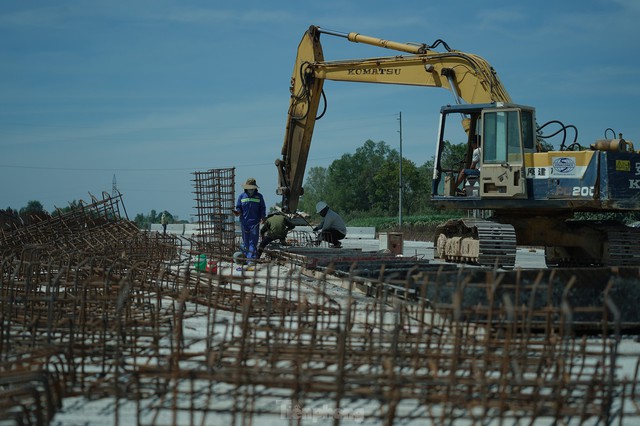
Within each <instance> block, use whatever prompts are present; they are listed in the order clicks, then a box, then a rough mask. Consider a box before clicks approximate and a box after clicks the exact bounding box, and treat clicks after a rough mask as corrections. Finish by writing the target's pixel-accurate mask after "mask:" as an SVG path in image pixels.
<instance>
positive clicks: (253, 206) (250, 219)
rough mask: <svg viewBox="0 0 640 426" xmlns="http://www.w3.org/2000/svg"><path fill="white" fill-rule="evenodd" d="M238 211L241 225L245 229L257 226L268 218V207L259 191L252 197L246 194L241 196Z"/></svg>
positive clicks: (237, 204) (237, 206) (237, 203)
mask: <svg viewBox="0 0 640 426" xmlns="http://www.w3.org/2000/svg"><path fill="white" fill-rule="evenodd" d="M236 210H237V211H239V212H240V223H241V224H242V225H243V226H245V227H252V226H255V225H257V224H258V223H260V221H261V220H262V219H264V218H265V217H267V206H266V204H265V203H264V198H263V197H262V194H261V193H259V192H258V191H256V192H255V193H254V194H253V196H251V197H250V196H249V195H248V194H247V193H246V192H243V193H242V194H240V196H239V197H238V201H237V202H236Z"/></svg>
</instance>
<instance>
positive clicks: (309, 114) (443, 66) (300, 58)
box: [276, 26, 511, 212]
mask: <svg viewBox="0 0 640 426" xmlns="http://www.w3.org/2000/svg"><path fill="white" fill-rule="evenodd" d="M320 34H329V35H333V36H338V37H343V38H346V39H348V40H349V41H351V42H354V43H365V44H370V45H374V46H379V47H383V48H387V49H392V50H395V51H399V52H403V53H406V55H396V56H389V57H377V58H367V59H353V60H340V61H325V60H324V56H323V52H322V46H321V44H320ZM438 44H442V45H443V46H444V47H445V49H446V52H435V51H432V50H431V49H432V48H434V47H436V46H437V45H438ZM324 80H334V81H350V82H362V83H381V84H401V85H413V86H428V87H442V88H444V89H448V90H450V91H451V92H452V93H453V95H454V97H455V100H456V102H457V103H461V102H462V101H464V102H466V103H469V104H477V103H489V102H510V101H511V98H510V97H509V94H508V93H507V91H506V90H505V89H504V87H503V85H502V83H501V82H500V80H499V79H498V76H497V75H496V73H495V71H494V69H493V67H491V66H490V65H489V63H487V61H486V60H484V59H483V58H481V57H479V56H476V55H471V54H468V53H463V52H459V51H455V50H451V49H449V47H448V46H447V45H446V43H444V42H442V41H440V40H439V41H437V42H436V43H434V45H433V46H427V45H425V44H415V43H399V42H394V41H388V40H383V39H379V38H375V37H369V36H364V35H361V34H358V33H348V34H346V33H339V32H335V31H328V30H324V29H321V28H319V27H317V26H311V27H310V28H309V30H307V32H306V33H305V35H304V37H303V38H302V40H301V41H300V44H299V46H298V55H297V57H296V62H295V65H294V69H293V75H292V76H291V87H290V91H291V100H290V104H289V111H288V115H287V125H286V130H285V137H284V144H283V146H282V153H281V154H282V157H281V158H280V159H278V160H276V167H277V168H278V194H280V195H282V208H283V210H284V211H287V212H295V211H296V208H297V206H298V200H299V198H300V196H301V195H302V193H303V189H302V181H303V178H304V173H305V168H306V164H307V157H308V155H309V148H310V146H311V137H312V135H313V128H314V125H315V122H316V120H317V118H318V117H317V114H318V107H319V105H320V99H321V98H322V96H323V91H322V86H323V83H324ZM321 115H322V114H321Z"/></svg>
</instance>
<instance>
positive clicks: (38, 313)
mask: <svg viewBox="0 0 640 426" xmlns="http://www.w3.org/2000/svg"><path fill="white" fill-rule="evenodd" d="M101 203H102V202H97V203H96V204H98V205H97V206H95V207H96V208H95V209H94V208H89V209H88V210H87V211H88V212H92V211H95V210H98V211H102V209H101V207H99V206H101V205H102V204H101ZM75 215H76V216H73V217H75V219H74V220H70V219H69V218H66V220H64V221H60V222H56V223H59V225H57V226H58V227H60V228H66V227H67V226H68V225H64V224H67V223H76V222H80V223H83V219H82V218H81V215H79V214H77V213H75ZM89 216H91V217H92V216H93V215H91V214H90V215H89ZM84 222H85V223H86V222H87V219H86V218H85V219H84ZM100 222H102V221H96V223H100ZM103 228H106V229H108V230H109V232H105V229H103ZM48 232H50V230H49V229H46V228H44V227H43V228H40V230H39V231H38V230H37V229H33V230H32V231H31V232H29V233H27V234H24V233H23V234H19V235H20V238H22V244H23V247H22V250H21V251H19V252H15V253H14V254H13V255H12V256H8V255H3V258H2V262H1V263H0V268H1V269H0V277H1V279H2V282H1V289H0V290H1V292H0V315H1V319H2V328H1V329H0V371H2V375H1V377H2V378H3V379H4V381H3V380H0V418H2V419H7V418H11V416H13V418H16V419H22V420H23V422H25V423H26V422H27V421H24V419H28V420H29V422H30V423H32V424H47V421H45V419H48V418H50V417H51V416H52V415H53V412H54V411H55V409H57V408H58V407H59V406H60V403H61V401H62V400H63V398H64V397H65V396H69V395H87V397H88V398H89V399H97V398H108V399H110V400H112V401H114V403H113V405H112V406H113V407H114V408H113V410H114V419H115V421H114V422H115V423H116V424H119V423H120V422H121V423H123V424H125V423H126V424H129V423H130V422H132V421H134V422H135V423H137V424H139V425H147V424H154V425H160V424H181V425H182V424H193V425H195V424H207V423H217V424H235V423H240V422H243V423H254V424H259V423H260V422H262V421H268V420H272V421H276V422H281V423H287V422H290V423H293V424H315V423H316V422H317V421H319V420H324V421H325V422H326V421H327V419H331V421H332V422H333V423H334V424H343V423H344V424H352V422H353V421H360V420H362V421H365V422H369V424H381V423H382V424H394V425H402V424H411V422H417V423H414V424H421V423H422V424H423V423H424V422H425V421H430V422H431V423H433V424H456V422H458V421H460V422H461V423H462V424H483V425H484V424H488V423H489V422H490V421H492V420H496V421H498V422H507V423H508V424H510V423H514V422H515V421H522V422H524V423H529V422H530V421H537V420H544V419H548V420H550V421H551V422H554V421H555V422H557V423H563V424H565V423H568V424H580V423H582V422H583V421H585V422H587V421H591V422H592V423H593V422H601V423H603V424H625V423H624V422H625V421H629V420H631V421H633V420H637V419H638V418H639V417H640V413H639V412H638V406H639V405H640V398H639V397H638V396H637V395H636V392H637V389H638V368H639V366H638V360H639V359H640V358H639V356H640V354H638V353H628V352H624V351H623V350H621V348H620V333H619V329H618V327H617V326H618V324H619V309H618V307H617V306H616V304H615V303H614V302H613V301H612V298H611V297H609V295H610V294H612V293H614V292H615V290H616V288H617V287H618V282H617V281H616V280H615V279H612V281H611V282H609V283H608V285H607V286H606V288H603V289H602V291H601V292H600V303H599V304H598V303H596V304H594V303H593V302H592V301H590V303H586V302H583V301H582V300H580V299H579V298H572V297H571V294H572V291H573V290H574V289H575V288H576V287H577V285H578V283H576V280H575V279H572V278H569V279H567V280H564V281H563V282H562V283H561V284H560V285H558V284H557V283H556V282H555V281H554V280H552V279H551V278H549V277H547V275H545V274H543V273H541V274H540V275H539V277H538V278H536V279H534V280H525V279H522V278H521V276H520V275H519V274H517V273H516V274H511V275H507V274H503V273H498V272H496V271H492V272H490V273H481V274H478V273H471V272H470V271H465V270H461V271H455V272H452V271H451V269H447V270H444V269H443V268H440V267H438V268H432V269H431V270H429V269H426V270H425V269H424V268H423V269H421V270H416V271H413V272H411V273H409V274H406V275H405V276H404V278H401V277H400V276H399V275H398V274H394V275H393V276H392V277H391V276H390V277H383V275H382V274H380V279H378V280H375V279H369V280H370V281H371V282H372V287H373V288H374V289H375V291H372V292H370V294H372V295H375V297H368V296H366V295H365V293H362V292H359V291H355V290H354V289H355V287H356V285H358V286H362V283H363V282H364V281H365V280H363V279H362V278H361V277H358V276H356V275H355V273H356V272H355V271H358V268H357V267H356V266H355V265H354V266H353V267H352V268H351V271H352V272H351V274H350V276H349V277H348V278H345V279H341V280H339V279H337V278H335V276H333V275H331V274H330V273H328V272H325V273H323V274H319V275H317V276H308V275H305V274H302V273H301V271H300V269H299V268H298V266H297V265H293V264H292V265H285V264H283V263H280V264H264V265H262V269H260V270H259V271H255V272H252V273H248V272H247V271H240V272H238V271H236V270H235V265H234V264H233V263H231V259H230V258H225V257H223V256H220V257H218V258H217V261H218V270H217V273H216V274H211V273H207V272H204V271H200V270H196V269H195V268H194V267H193V266H194V263H195V262H196V259H195V258H193V257H192V256H193V255H192V253H195V251H194V250H193V249H192V247H188V246H187V247H184V246H183V245H182V244H184V241H187V242H189V240H188V239H184V238H181V239H180V241H178V240H176V239H173V240H172V239H168V238H166V237H164V236H162V235H160V234H158V233H147V232H142V231H137V232H134V230H133V229H131V228H130V227H129V226H128V225H127V222H123V221H121V220H116V221H114V222H113V223H106V224H104V223H102V224H101V225H96V226H92V227H89V226H87V227H82V226H81V227H78V230H77V231H75V232H74V233H73V236H74V237H75V238H68V239H70V240H72V241H74V244H67V243H66V242H65V241H66V240H65V239H63V240H62V242H59V243H55V239H46V238H45V237H44V236H43V235H42V234H44V235H48V234H47V233H48ZM60 233H61V234H62V232H60ZM94 233H95V234H96V235H98V236H99V237H100V238H96V237H94V236H93V234H94ZM76 234H78V235H76ZM25 235H30V236H31V238H27V237H25ZM33 240H35V241H39V242H40V243H39V244H32V241H33ZM80 242H84V245H82V244H81V243H80ZM51 246H53V247H51ZM3 253H4V250H3ZM69 253H73V254H74V255H73V256H70V255H69ZM326 270H327V271H329V270H331V267H329V268H327V269H326ZM611 274H612V275H615V271H613V270H612V271H611ZM552 275H553V274H552ZM636 275H637V274H636ZM400 290H402V291H400ZM558 292H560V297H557V296H558ZM584 313H586V314H588V315H589V317H590V318H591V319H592V320H593V319H594V318H597V319H598V320H599V321H601V323H602V333H601V336H600V337H599V338H597V339H588V338H584V337H581V336H579V335H577V334H576V327H575V326H576V321H577V318H579V316H580V314H584ZM534 325H535V327H534ZM628 363H631V364H633V368H631V369H630V371H631V372H632V373H630V374H629V373H625V374H621V373H620V369H621V365H622V364H628ZM625 371H629V369H626V370H625ZM5 373H7V374H6V375H5ZM9 373H10V374H9ZM126 403H131V404H135V405H136V409H135V410H134V411H135V413H137V417H136V419H135V420H134V419H131V418H127V417H125V416H124V415H121V414H120V412H119V407H120V406H121V405H123V404H126ZM349 422H351V423H349Z"/></svg>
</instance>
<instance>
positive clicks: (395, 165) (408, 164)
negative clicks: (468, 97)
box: [298, 139, 466, 217]
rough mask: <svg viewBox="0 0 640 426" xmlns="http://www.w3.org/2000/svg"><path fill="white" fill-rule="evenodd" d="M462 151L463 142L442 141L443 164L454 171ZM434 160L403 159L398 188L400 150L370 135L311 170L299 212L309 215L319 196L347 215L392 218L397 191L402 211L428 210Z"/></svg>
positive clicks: (396, 207) (464, 151)
mask: <svg viewBox="0 0 640 426" xmlns="http://www.w3.org/2000/svg"><path fill="white" fill-rule="evenodd" d="M465 153H466V146H465V144H451V143H449V142H448V141H447V142H445V145H444V151H443V157H442V158H443V168H445V169H453V170H457V169H459V168H460V167H461V164H460V160H463V159H464V156H465ZM433 162H434V160H433V157H432V159H431V160H429V161H427V162H426V163H424V164H421V165H417V164H416V163H415V162H414V161H411V160H410V159H407V158H403V159H402V188H401V186H400V153H399V152H398V151H397V150H395V149H392V148H391V147H390V146H389V145H387V144H386V143H385V142H384V141H379V142H374V141H372V140H370V139H369V140H367V141H366V142H365V143H364V144H363V145H362V146H361V147H359V148H357V149H356V151H355V153H353V154H343V155H342V157H340V158H339V159H338V160H335V161H333V162H332V163H331V164H330V165H329V167H327V168H324V167H312V168H310V169H309V171H308V172H307V177H306V179H305V184H304V194H303V195H302V196H301V197H300V201H299V205H298V210H301V211H304V212H308V213H314V212H315V205H316V203H317V202H318V201H320V200H324V201H326V202H327V203H328V204H329V205H330V206H331V207H332V208H333V209H334V210H336V211H339V212H340V213H341V214H343V215H345V216H346V217H361V216H364V215H367V216H394V215H397V214H398V212H399V202H400V197H399V195H400V190H402V213H403V215H414V214H420V213H426V212H429V211H431V210H432V208H431V203H430V198H431V178H432V175H433Z"/></svg>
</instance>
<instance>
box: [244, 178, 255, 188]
mask: <svg viewBox="0 0 640 426" xmlns="http://www.w3.org/2000/svg"><path fill="white" fill-rule="evenodd" d="M242 188H243V189H258V185H257V184H256V180H255V178H249V179H247V181H246V182H245V183H244V185H242Z"/></svg>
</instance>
